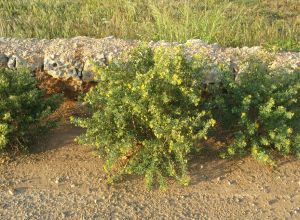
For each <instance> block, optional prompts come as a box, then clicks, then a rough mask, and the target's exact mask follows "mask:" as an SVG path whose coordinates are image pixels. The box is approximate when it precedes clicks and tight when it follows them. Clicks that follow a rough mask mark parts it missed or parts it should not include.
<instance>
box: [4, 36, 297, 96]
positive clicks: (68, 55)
mask: <svg viewBox="0 0 300 220" xmlns="http://www.w3.org/2000/svg"><path fill="white" fill-rule="evenodd" d="M139 43H140V42H139V41H136V40H122V39H116V38H114V37H107V38H103V39H93V38H88V37H75V38H71V39H52V40H46V39H42V40H40V39H15V38H3V37H2V38H0V67H7V68H17V69H18V68H22V67H27V68H29V69H31V70H32V71H38V72H39V73H40V72H42V74H45V75H47V76H49V75H50V76H52V77H53V78H55V79H57V80H60V81H63V82H65V83H66V84H70V83H71V84H72V85H71V86H72V87H74V88H75V90H77V89H78V90H80V88H82V84H83V83H85V84H86V83H92V82H94V81H96V78H95V69H94V64H97V65H100V66H101V65H107V64H108V63H109V62H111V61H112V60H114V59H117V58H119V57H120V56H121V55H122V54H123V53H124V52H128V51H129V50H131V49H132V48H134V47H136V46H137V45H138V44H139ZM148 45H149V46H150V48H152V49H154V48H156V47H173V46H178V45H181V46H183V49H184V54H185V57H186V58H187V59H189V60H191V59H195V57H197V56H198V57H202V58H203V57H204V58H206V59H208V60H209V61H210V63H212V64H216V65H219V64H222V65H223V66H225V67H227V68H228V69H229V70H231V71H232V72H234V73H236V74H237V78H238V74H239V73H241V72H242V71H243V69H244V68H245V66H244V63H245V61H246V60H247V59H249V58H251V57H253V56H255V57H257V58H258V59H262V60H270V61H271V65H270V67H271V68H278V67H280V68H286V69H287V70H293V69H296V68H300V53H298V52H280V53H272V52H269V51H266V50H265V49H263V48H261V47H250V48H248V47H243V48H224V47H221V46H220V45H218V44H207V43H205V42H204V41H202V40H199V39H192V40H188V41H187V42H186V43H183V44H181V43H177V42H165V41H158V42H153V41H151V42H149V43H148ZM205 74H206V75H205V82H206V83H211V82H214V81H215V80H217V76H218V71H217V69H216V68H214V67H213V65H212V66H211V69H210V70H208V71H207V72H206V73H205Z"/></svg>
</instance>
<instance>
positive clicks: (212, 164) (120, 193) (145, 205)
mask: <svg viewBox="0 0 300 220" xmlns="http://www.w3.org/2000/svg"><path fill="white" fill-rule="evenodd" d="M81 132H82V130H81V129H79V128H76V127H74V126H72V125H69V124H68V123H66V124H64V125H61V126H60V127H58V128H56V129H55V130H53V131H51V132H49V134H48V135H47V136H46V137H41V138H40V141H39V142H38V143H37V144H36V145H37V147H38V148H37V149H38V150H36V151H35V153H33V154H30V155H22V156H17V157H14V158H7V157H3V156H2V157H0V219H63V218H69V219H300V169H299V168H300V161H296V160H294V159H291V158H289V159H284V160H282V161H280V162H279V164H278V167H277V168H276V169H270V167H268V166H265V165H263V164H260V163H258V162H257V161H254V160H253V159H251V158H243V159H239V160H222V159H220V158H218V156H217V155H216V154H215V153H214V152H213V151H209V150H208V151H206V152H205V153H204V154H202V155H201V156H197V157H194V158H192V159H191V162H190V175H191V178H192V181H191V184H190V186H188V187H182V186H180V185H178V184H177V183H176V182H174V181H170V183H169V188H168V190H167V191H160V190H158V189H155V190H153V191H151V192H148V191H147V190H146V189H145V185H144V182H143V179H142V178H140V177H129V178H126V179H125V180H124V181H122V182H121V183H118V184H116V185H114V186H108V185H107V184H106V182H105V172H104V171H103V170H102V165H103V161H102V160H101V159H100V158H98V157H97V156H95V154H94V153H93V148H92V147H88V146H80V145H78V144H76V143H75V142H74V138H75V137H76V135H78V134H80V133H81Z"/></svg>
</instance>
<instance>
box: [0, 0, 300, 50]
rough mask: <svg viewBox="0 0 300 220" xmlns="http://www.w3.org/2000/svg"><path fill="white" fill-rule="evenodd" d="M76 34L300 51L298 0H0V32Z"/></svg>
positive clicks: (43, 35)
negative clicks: (200, 40) (194, 41)
mask: <svg viewBox="0 0 300 220" xmlns="http://www.w3.org/2000/svg"><path fill="white" fill-rule="evenodd" d="M78 35H86V36H91V37H97V38H100V37H105V36H109V35H114V36H116V37H120V38H126V39H142V40H167V41H179V42H184V41H186V40H187V39H191V38H200V39H203V40H205V41H207V42H211V43H212V42H217V43H219V44H221V45H224V46H253V45H263V46H265V47H267V48H270V49H275V50H278V49H281V48H282V49H285V50H293V51H300V1H299V0H201V1H200V0H11V1H7V0H0V36H7V37H38V38H56V37H73V36H78Z"/></svg>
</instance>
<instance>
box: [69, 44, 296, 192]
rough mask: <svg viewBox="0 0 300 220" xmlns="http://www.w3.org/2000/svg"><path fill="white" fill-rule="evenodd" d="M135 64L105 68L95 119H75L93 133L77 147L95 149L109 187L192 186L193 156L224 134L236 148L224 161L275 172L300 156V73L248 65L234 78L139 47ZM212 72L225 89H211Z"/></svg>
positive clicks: (94, 95) (199, 60)
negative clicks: (122, 182) (139, 182)
mask: <svg viewBox="0 0 300 220" xmlns="http://www.w3.org/2000/svg"><path fill="white" fill-rule="evenodd" d="M129 57H130V58H129V61H121V60H118V61H113V62H111V63H110V64H109V65H108V66H107V67H101V68H99V71H98V80H99V81H98V84H97V86H96V87H95V88H92V89H91V90H90V91H89V92H88V93H87V94H86V96H85V98H84V103H85V104H86V106H87V107H88V109H89V113H90V117H87V118H86V117H85V118H72V121H73V123H75V124H76V125H78V126H81V127H83V128H85V129H87V130H86V133H84V134H83V135H81V136H80V137H79V138H78V140H79V143H81V144H89V145H93V146H96V148H97V150H98V152H99V155H100V156H101V157H102V158H103V159H105V161H106V163H105V167H104V168H105V170H106V171H107V172H108V173H109V174H110V175H111V178H110V181H113V180H115V179H118V178H119V177H122V175H124V174H139V175H143V176H145V180H146V183H147V185H148V187H152V186H153V185H154V184H156V183H158V184H159V185H160V186H161V187H165V186H166V180H165V178H166V177H172V178H174V179H176V180H178V181H179V182H180V183H182V184H183V185H187V184H188V183H189V176H188V170H187V167H188V166H187V165H188V159H189V155H191V154H193V153H196V152H201V149H203V147H202V144H201V143H203V141H204V140H206V139H207V138H208V137H212V138H218V137H220V136H221V135H220V133H221V132H222V133H225V134H226V135H225V139H227V140H230V141H229V142H228V143H227V146H228V147H226V148H225V149H221V150H220V156H222V157H224V158H227V157H232V156H234V155H240V156H245V155H246V156H247V155H252V156H253V157H254V158H256V159H258V160H260V161H263V162H265V163H266V164H269V165H272V166H275V165H276V158H278V156H279V155H283V156H287V155H295V156H300V147H299V146H300V126H299V125H300V111H299V107H300V106H299V101H300V80H299V79H300V78H299V77H300V73H299V71H298V70H296V71H294V72H291V73H288V72H286V71H284V70H280V69H276V70H271V69H269V68H268V66H269V64H268V63H267V62H262V61H259V60H255V59H254V60H251V59H250V60H248V61H247V62H245V64H244V65H245V68H244V70H243V71H242V72H241V73H239V75H238V76H236V75H235V74H234V73H232V71H230V70H229V69H227V68H225V67H224V66H225V65H221V64H220V65H217V66H215V65H213V66H212V64H210V63H209V61H208V60H206V58H203V57H201V56H196V57H195V60H194V61H187V60H186V59H185V58H184V55H183V48H182V47H180V46H178V47H175V48H166V47H159V48H156V49H154V51H151V50H150V49H149V48H145V47H141V48H139V49H137V50H136V51H134V52H132V53H131V54H130V55H129ZM212 67H214V68H215V69H216V68H217V69H218V72H219V78H218V80H219V81H217V82H216V83H214V84H213V85H206V84H205V83H204V78H203V77H204V76H205V75H206V74H207V73H209V72H210V70H211V68H212ZM224 131H225V132H224Z"/></svg>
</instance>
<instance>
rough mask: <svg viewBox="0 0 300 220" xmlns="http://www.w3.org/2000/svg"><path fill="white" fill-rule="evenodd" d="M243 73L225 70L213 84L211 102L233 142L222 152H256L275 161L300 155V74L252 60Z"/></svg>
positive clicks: (215, 115)
mask: <svg viewBox="0 0 300 220" xmlns="http://www.w3.org/2000/svg"><path fill="white" fill-rule="evenodd" d="M246 66H247V67H246V68H245V70H244V71H242V72H241V73H240V74H239V75H238V77H235V75H234V74H232V73H230V72H227V71H224V72H222V74H220V78H219V81H218V83H216V84H214V85H212V86H210V88H209V89H210V93H211V98H210V100H208V103H209V104H208V106H209V107H210V108H211V109H212V112H213V113H214V117H216V118H217V121H218V124H219V125H220V127H221V128H222V129H225V130H229V131H230V132H229V134H234V141H233V142H232V144H231V145H230V146H229V147H228V148H227V151H226V153H224V154H222V156H224V157H226V156H231V155H235V154H242V155H245V154H250V153H251V154H252V155H253V156H254V157H255V158H257V159H259V160H262V161H265V162H267V163H269V164H274V160H273V156H275V155H276V154H278V153H280V154H283V155H288V154H296V155H298V156H300V142H299V141H300V133H299V132H300V114H299V110H300V103H299V100H300V72H299V71H297V70H296V71H294V72H291V73H288V72H286V71H284V70H279V69H277V70H270V68H269V67H268V66H269V65H268V63H263V62H261V61H258V60H254V59H252V60H249V62H248V64H247V65H246Z"/></svg>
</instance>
